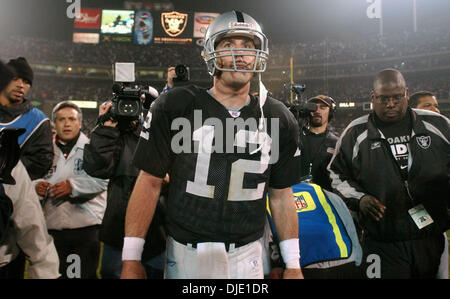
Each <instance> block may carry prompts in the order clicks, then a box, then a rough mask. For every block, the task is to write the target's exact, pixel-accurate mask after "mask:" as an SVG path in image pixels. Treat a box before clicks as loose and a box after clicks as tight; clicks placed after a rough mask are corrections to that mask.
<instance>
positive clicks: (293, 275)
mask: <svg viewBox="0 0 450 299" xmlns="http://www.w3.org/2000/svg"><path fill="white" fill-rule="evenodd" d="M283 279H304V277H303V273H302V269H284V272H283Z"/></svg>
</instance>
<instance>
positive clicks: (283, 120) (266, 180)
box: [134, 86, 300, 244]
mask: <svg viewBox="0 0 450 299" xmlns="http://www.w3.org/2000/svg"><path fill="white" fill-rule="evenodd" d="M263 111H264V119H265V125H264V126H263V127H258V125H259V121H260V119H261V110H260V106H259V102H258V98H256V97H253V96H251V97H250V102H249V104H248V105H246V106H244V107H243V108H242V109H241V110H240V111H239V112H236V111H234V112H233V113H231V112H229V111H228V110H227V108H225V107H224V106H223V105H222V104H221V103H219V102H218V101H217V100H216V99H214V98H213V97H212V96H211V95H210V94H209V93H208V92H207V90H206V89H201V88H199V87H196V86H187V87H180V88H176V89H174V90H172V91H170V92H168V93H166V94H163V95H161V96H160V97H159V98H158V99H157V100H156V101H155V103H154V105H153V106H152V108H151V111H150V112H149V114H148V116H147V119H146V122H145V124H144V128H143V130H142V132H141V137H140V140H139V143H138V146H137V149H136V152H135V157H134V164H135V165H136V166H137V167H138V168H140V169H142V170H143V171H145V172H147V173H149V174H151V175H154V176H157V177H160V178H163V177H164V176H165V175H166V173H168V174H169V176H170V186H169V197H168V200H167V209H168V211H167V229H168V232H169V234H170V235H171V236H172V237H173V238H174V239H175V240H177V241H179V242H182V243H198V242H230V243H238V244H246V243H248V242H251V241H255V240H257V239H258V238H260V237H261V236H262V233H263V230H264V223H265V221H264V217H265V194H266V193H267V189H268V187H271V188H276V189H282V188H286V187H290V186H292V185H294V184H295V183H297V182H298V181H299V178H300V170H299V165H300V163H299V162H298V160H297V159H299V154H300V152H299V149H298V148H299V147H298V145H299V141H298V136H299V131H298V124H297V122H296V120H295V118H294V117H293V115H292V114H291V113H290V112H289V110H288V109H287V108H286V107H285V106H284V105H283V104H282V103H281V102H279V101H277V100H274V99H272V98H268V99H267V101H266V103H265V105H264V107H263ZM232 115H233V116H232Z"/></svg>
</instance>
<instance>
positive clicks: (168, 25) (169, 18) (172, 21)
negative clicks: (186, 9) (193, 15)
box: [161, 11, 188, 37]
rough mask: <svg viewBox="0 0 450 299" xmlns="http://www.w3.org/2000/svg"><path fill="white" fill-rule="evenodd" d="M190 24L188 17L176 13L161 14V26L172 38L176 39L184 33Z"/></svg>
mask: <svg viewBox="0 0 450 299" xmlns="http://www.w3.org/2000/svg"><path fill="white" fill-rule="evenodd" d="M187 22H188V15H187V14H184V13H179V12H176V11H172V12H163V13H162V14H161V24H162V27H163V28H164V31H165V32H166V33H167V34H168V35H169V36H171V37H176V36H178V35H180V34H181V33H183V31H184V29H186V25H187Z"/></svg>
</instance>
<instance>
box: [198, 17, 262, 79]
mask: <svg viewBox="0 0 450 299" xmlns="http://www.w3.org/2000/svg"><path fill="white" fill-rule="evenodd" d="M235 13H237V12H230V13H226V14H224V15H222V16H220V17H218V19H216V20H215V21H214V22H213V23H212V24H211V25H210V27H209V28H208V30H207V32H206V35H205V44H204V48H203V51H202V56H203V59H204V60H205V62H206V65H207V67H208V72H209V74H210V75H211V76H215V75H217V72H218V71H225V72H244V73H262V72H264V71H265V70H266V67H267V60H268V58H269V48H268V40H267V37H266V36H265V35H264V33H263V32H262V31H261V27H260V26H259V24H258V23H257V22H256V21H255V20H254V19H253V18H251V17H250V16H248V15H246V14H242V15H243V19H242V20H239V18H238V19H237V20H236V15H235ZM244 19H245V20H244ZM233 36H236V37H248V38H250V39H251V40H252V41H253V43H254V44H255V49H249V48H242V49H239V48H231V49H220V50H218V49H217V48H216V47H217V45H218V44H219V43H220V41H222V40H223V39H224V38H227V37H233ZM229 56H231V57H232V61H233V67H232V68H226V67H223V66H222V65H220V63H218V58H222V57H229ZM236 56H253V57H255V62H254V65H253V68H252V69H247V70H246V69H242V68H239V67H238V66H237V65H236Z"/></svg>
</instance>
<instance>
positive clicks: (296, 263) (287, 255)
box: [280, 239, 300, 269]
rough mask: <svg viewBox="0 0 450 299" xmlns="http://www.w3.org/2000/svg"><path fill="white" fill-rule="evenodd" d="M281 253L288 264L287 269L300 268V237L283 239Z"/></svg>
mask: <svg viewBox="0 0 450 299" xmlns="http://www.w3.org/2000/svg"><path fill="white" fill-rule="evenodd" d="M280 253H281V256H282V257H283V261H284V263H285V264H286V269H300V245H299V243H298V239H288V240H284V241H281V242H280Z"/></svg>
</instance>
